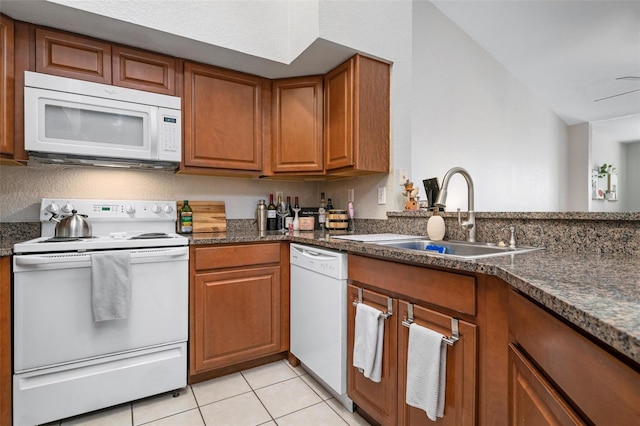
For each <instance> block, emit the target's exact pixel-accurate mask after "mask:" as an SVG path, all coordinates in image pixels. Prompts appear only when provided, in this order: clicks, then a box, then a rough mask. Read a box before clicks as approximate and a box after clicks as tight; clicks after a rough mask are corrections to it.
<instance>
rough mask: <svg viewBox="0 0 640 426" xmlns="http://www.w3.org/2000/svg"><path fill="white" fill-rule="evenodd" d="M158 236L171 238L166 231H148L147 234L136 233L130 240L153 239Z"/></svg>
mask: <svg viewBox="0 0 640 426" xmlns="http://www.w3.org/2000/svg"><path fill="white" fill-rule="evenodd" d="M156 238H171V235H168V234H165V233H164V232H147V233H146V234H140V235H136V236H135V237H131V238H129V239H130V240H151V239H156Z"/></svg>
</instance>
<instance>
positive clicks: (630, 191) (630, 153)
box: [621, 142, 640, 211]
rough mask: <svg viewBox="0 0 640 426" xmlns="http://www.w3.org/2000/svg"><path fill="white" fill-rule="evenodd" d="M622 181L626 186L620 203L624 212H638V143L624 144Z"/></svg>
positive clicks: (639, 169)
mask: <svg viewBox="0 0 640 426" xmlns="http://www.w3.org/2000/svg"><path fill="white" fill-rule="evenodd" d="M623 149H624V153H623V156H624V158H625V162H624V163H623V166H624V173H622V174H623V176H624V180H625V183H626V185H627V187H626V189H627V190H626V191H624V192H623V193H624V198H622V199H621V202H622V204H623V206H624V209H625V211H638V210H640V167H639V166H640V142H632V143H625V144H624V148H623Z"/></svg>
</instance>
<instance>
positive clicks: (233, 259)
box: [194, 243, 280, 271]
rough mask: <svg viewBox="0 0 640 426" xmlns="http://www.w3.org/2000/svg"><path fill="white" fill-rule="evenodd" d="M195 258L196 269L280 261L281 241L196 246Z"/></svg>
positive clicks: (234, 266)
mask: <svg viewBox="0 0 640 426" xmlns="http://www.w3.org/2000/svg"><path fill="white" fill-rule="evenodd" d="M194 258H195V269H196V271H200V270H204V269H220V268H236V267H241V266H257V265H264V264H269V263H280V243H267V244H246V245H229V246H220V247H202V248H196V249H195V256H194Z"/></svg>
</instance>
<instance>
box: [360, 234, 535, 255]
mask: <svg viewBox="0 0 640 426" xmlns="http://www.w3.org/2000/svg"><path fill="white" fill-rule="evenodd" d="M372 244H376V245H382V246H386V247H393V248H399V249H408V250H415V251H420V252H423V253H426V254H435V255H438V256H444V257H458V258H464V259H480V258H484V257H493V256H504V255H507V254H520V253H527V252H531V251H534V250H542V248H539V247H524V246H523V247H516V248H511V247H501V246H497V245H489V244H486V243H470V242H467V241H432V240H429V239H424V238H420V239H411V240H400V241H398V240H394V241H376V242H372Z"/></svg>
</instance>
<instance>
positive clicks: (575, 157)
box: [565, 123, 591, 211]
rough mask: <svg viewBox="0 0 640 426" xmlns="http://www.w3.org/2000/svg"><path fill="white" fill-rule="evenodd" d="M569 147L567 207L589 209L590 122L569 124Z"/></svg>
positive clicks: (578, 209) (569, 209)
mask: <svg viewBox="0 0 640 426" xmlns="http://www.w3.org/2000/svg"><path fill="white" fill-rule="evenodd" d="M567 144H568V148H567V159H568V160H567V189H566V191H565V194H566V200H567V203H566V209H565V210H568V211H588V210H589V199H590V198H591V178H590V176H591V172H590V170H591V167H590V165H589V123H583V124H576V125H574V126H569V137H568V143H567Z"/></svg>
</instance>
